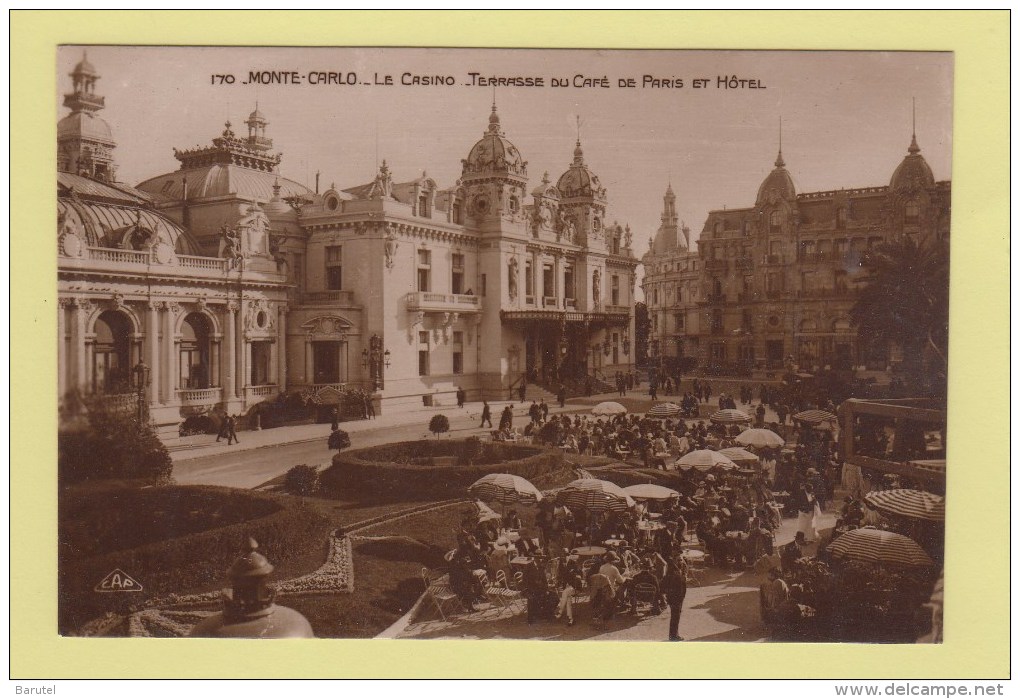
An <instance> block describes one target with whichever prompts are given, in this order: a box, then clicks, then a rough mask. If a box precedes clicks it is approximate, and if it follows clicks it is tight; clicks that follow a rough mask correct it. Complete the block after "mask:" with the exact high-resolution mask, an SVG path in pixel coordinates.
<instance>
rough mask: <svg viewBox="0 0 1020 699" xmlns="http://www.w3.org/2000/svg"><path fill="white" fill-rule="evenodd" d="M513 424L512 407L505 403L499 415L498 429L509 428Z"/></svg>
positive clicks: (511, 427)
mask: <svg viewBox="0 0 1020 699" xmlns="http://www.w3.org/2000/svg"><path fill="white" fill-rule="evenodd" d="M513 426H514V409H513V408H511V407H510V406H509V405H507V406H506V407H505V408H503V413H502V414H501V415H500V416H499V431H500V432H502V431H503V430H508V431H509V430H511V429H513Z"/></svg>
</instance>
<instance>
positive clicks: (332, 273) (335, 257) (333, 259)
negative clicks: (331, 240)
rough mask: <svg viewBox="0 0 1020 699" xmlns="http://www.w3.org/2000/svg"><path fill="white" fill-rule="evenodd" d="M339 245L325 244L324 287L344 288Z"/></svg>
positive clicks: (330, 288)
mask: <svg viewBox="0 0 1020 699" xmlns="http://www.w3.org/2000/svg"><path fill="white" fill-rule="evenodd" d="M341 252H342V248H341V246H339V245H327V246H326V288H327V289H329V290H330V291H340V290H341V289H343V288H344V286H343V284H344V275H343V256H342V255H341Z"/></svg>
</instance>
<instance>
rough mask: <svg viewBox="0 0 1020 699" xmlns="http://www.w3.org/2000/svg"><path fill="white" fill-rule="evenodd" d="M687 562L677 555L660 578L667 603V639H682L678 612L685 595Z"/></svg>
mask: <svg viewBox="0 0 1020 699" xmlns="http://www.w3.org/2000/svg"><path fill="white" fill-rule="evenodd" d="M686 568H687V562H686V561H685V560H684V558H683V556H677V557H676V558H674V559H673V560H672V561H670V563H669V567H668V568H667V570H666V577H664V578H663V579H662V592H663V593H664V594H665V595H666V602H667V603H668V604H669V640H671V641H682V640H684V639H683V636H681V635H680V612H682V611H683V608H684V598H685V597H687V570H686Z"/></svg>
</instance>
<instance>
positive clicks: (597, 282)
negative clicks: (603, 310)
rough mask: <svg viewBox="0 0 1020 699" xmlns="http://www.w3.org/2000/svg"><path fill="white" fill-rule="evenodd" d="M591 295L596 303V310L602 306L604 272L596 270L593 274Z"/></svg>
mask: <svg viewBox="0 0 1020 699" xmlns="http://www.w3.org/2000/svg"><path fill="white" fill-rule="evenodd" d="M591 294H592V297H593V300H594V302H595V308H598V307H600V306H601V305H602V272H600V271H599V270H598V268H596V269H595V271H594V272H592V274H591Z"/></svg>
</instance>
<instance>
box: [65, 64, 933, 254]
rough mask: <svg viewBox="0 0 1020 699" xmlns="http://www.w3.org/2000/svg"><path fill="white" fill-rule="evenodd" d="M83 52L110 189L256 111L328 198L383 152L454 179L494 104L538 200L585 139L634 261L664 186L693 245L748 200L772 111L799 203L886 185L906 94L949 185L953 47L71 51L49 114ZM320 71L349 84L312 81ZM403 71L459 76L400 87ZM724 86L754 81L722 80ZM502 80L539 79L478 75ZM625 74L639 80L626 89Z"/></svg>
mask: <svg viewBox="0 0 1020 699" xmlns="http://www.w3.org/2000/svg"><path fill="white" fill-rule="evenodd" d="M83 50H87V52H88V60H89V62H90V63H92V65H93V66H94V67H95V68H96V70H97V72H98V73H99V74H100V76H101V78H100V79H99V81H98V83H97V86H96V91H97V93H99V94H101V95H103V96H105V98H106V108H105V109H104V110H103V111H102V112H101V113H100V116H102V118H104V119H105V120H106V121H107V122H108V123H109V124H110V126H111V128H112V130H113V134H114V138H115V139H116V141H117V143H118V146H117V149H116V151H115V157H116V160H117V164H118V179H120V180H121V181H124V182H127V183H130V184H137V183H138V182H140V181H142V180H145V179H148V178H150V177H154V176H156V175H160V174H163V173H166V172H170V171H173V170H176V169H178V167H179V165H180V164H179V162H178V161H177V160H176V159H175V158H174V156H173V149H174V148H179V149H185V148H194V147H196V146H204V145H208V144H209V143H210V142H211V140H212V138H214V137H216V136H218V135H219V134H220V132H221V131H222V130H223V123H224V121H226V120H227V119H228V118H229V119H230V120H231V121H232V123H233V128H234V131H235V132H236V133H238V134H239V135H240V134H243V133H246V132H247V128H246V127H245V126H244V125H243V123H242V122H244V121H245V119H246V118H247V115H248V114H249V113H250V112H251V110H252V109H253V107H254V106H255V103H256V101H257V102H258V106H259V110H260V111H261V112H262V113H263V114H264V115H265V117H266V118H267V119H268V121H269V126H268V128H267V130H266V134H267V136H269V137H270V138H272V139H273V142H274V143H273V145H274V149H275V150H276V151H278V152H280V153H282V154H283V160H282V163H281V167H280V171H281V174H283V175H285V176H287V177H290V178H291V179H294V180H298V181H300V182H304V183H306V184H308V185H309V186H312V187H314V180H315V173H316V171H319V172H321V183H322V189H325V188H326V187H327V186H329V185H330V184H331V183H334V182H335V183H336V185H337V186H338V187H339V188H341V189H343V188H347V187H352V186H355V185H358V184H363V183H366V182H369V181H371V179H372V178H373V176H374V174H375V171H376V169H377V163H378V162H379V161H380V160H382V159H385V160H386V161H387V163H388V165H389V167H390V170H391V171H392V173H393V177H394V179H395V181H397V182H401V181H406V180H409V179H412V178H414V177H417V176H419V175H420V174H421V173H422V171H423V170H424V171H427V173H428V175H429V176H430V177H432V178H433V179H435V180H436V181H437V183H438V184H439V186H440V187H443V188H445V187H450V186H453V185H454V184H456V181H457V178H458V177H459V175H460V168H461V162H460V161H461V159H462V158H464V157H466V156H467V154H468V152H469V151H470V149H471V146H472V145H473V144H474V143H475V142H476V141H477V140H478V139H479V138H480V137H481V135H482V133H483V131H484V130H485V128H486V127H487V125H488V116H489V112H490V109H491V105H492V101H493V98H495V101H496V104H497V107H498V110H499V115H500V120H501V124H502V126H503V130H504V132H505V134H506V136H507V137H508V138H509V139H510V141H511V142H513V143H514V145H516V146H517V148H518V150H519V151H520V152H521V154H522V155H523V157H524V159H525V160H527V161H528V173H529V178H530V183H529V190H530V189H533V188H534V187H537V186H538V184H539V182H540V181H541V178H542V175H543V173H544V172H546V171H547V172H548V173H549V175H550V178H551V179H552V181H553V182H555V181H556V179H557V178H558V177H559V176H560V175H561V174H562V173H563V172H564V171H565V170H566V169H567V167H568V166H569V165H570V162H571V160H572V158H573V149H574V143H575V141H576V140H577V138H578V134H579V133H580V139H581V142H582V146H583V149H584V157H585V161H586V163H587V164H588V166H589V167H590V168H591V169H592V171H593V172H595V174H597V175H598V176H599V178H600V179H601V181H602V183H603V185H604V186H605V187H606V189H607V190H608V198H609V207H608V213H607V217H606V218H607V220H608V221H614V220H615V221H619V222H620V223H621V224H624V223H626V224H629V225H630V226H631V229H632V230H633V232H634V240H635V244H634V249H635V254H637V255H638V256H639V257H640V256H641V255H643V254H644V253H645V252H646V251H647V240H648V238H649V236H651V235H653V234H654V232H655V230H656V229H657V228H658V226H659V216H660V213H661V211H662V195H663V193H664V192H665V189H666V186H667V184H670V183H671V184H672V187H673V191H674V192H675V193H676V196H677V210H678V212H679V214H680V217H681V218H682V219H683V220H684V221H686V223H687V225H689V226H690V227H691V229H692V239H696V238H697V235H698V233H699V232H700V231H701V228H702V225H703V223H704V221H705V218H706V216H707V214H708V212H709V211H710V210H713V209H719V208H723V207H727V208H740V207H746V206H750V205H752V204H753V203H754V198H755V195H756V193H757V189H758V185H759V184H760V183H761V181H762V180H763V179H764V178H765V176H766V175H767V174H768V172H769V171H770V170H771V169H772V167H773V163H774V161H775V159H776V152H777V150H778V146H779V136H780V127H779V124H780V119H781V120H782V148H783V157H784V159H785V161H786V167H787V169H788V170H789V171H790V174H791V175H792V177H793V180H794V183H795V185H796V187H797V190H798V191H799V192H809V191H824V190H831V189H839V188H841V187H847V188H849V187H865V186H879V185H885V184H888V182H889V179H890V177H891V176H892V173H893V170H894V169H895V168H896V166H897V165H898V164H899V162H900V161H901V160H902V159H903V156H904V155H906V149H907V146H908V145H909V144H910V136H911V124H912V103H913V104H916V118H915V120H914V123H915V124H916V133H917V140H918V144H919V145H920V146H921V153H922V155H924V157H925V158H926V159H927V161H928V163H929V165H930V166H931V168H932V170H933V171H934V173H935V177H936V179H939V180H942V179H951V176H952V173H951V155H952V81H953V58H952V54H950V53H917V52H814V51H785V52H783V51H598V50H534V49H527V50H520V49H518V50H512V49H503V50H492V49H387V48H377V49H365V48H263V47H223V48H219V47H126V46H117V47H114V46H89V47H87V48H86V49H83V47H80V46H78V47H75V46H64V47H61V48H60V50H59V51H58V56H57V68H58V72H59V75H58V84H57V86H58V96H57V97H58V101H57V118H59V117H62V116H64V115H65V114H66V113H67V112H68V110H67V109H66V108H64V107H62V106H61V104H62V95H63V94H64V93H67V92H70V91H71V79H70V78H69V77H67V76H68V74H69V73H70V72H71V70H72V69H73V67H74V65H75V64H76V63H77V62H78V61H79V60H81V57H82V53H83ZM266 71H274V72H276V73H277V74H282V73H291V72H293V73H296V74H297V76H298V80H299V81H300V84H296V83H295V82H294V81H293V79H289V80H290V82H289V84H280V83H276V84H255V83H253V82H251V81H249V77H250V73H252V72H256V73H264V72H266ZM329 73H334V74H338V75H339V76H342V77H341V78H340V79H341V80H342V81H343V82H345V83H346V82H347V81H354V82H356V84H354V85H350V84H341V85H337V84H310V83H311V80H314V79H315V78H317V77H318V75H320V74H329ZM472 73H476V74H478V75H477V76H476V77H473V76H472V75H471V74H472ZM405 74H411V75H423V76H443V81H442V82H444V83H445V82H446V81H452V82H453V83H454V84H453V85H447V84H439V85H403V84H401V83H402V81H403V80H410V78H405V77H404V76H405ZM214 76H233V78H232V79H233V82H232V83H231V82H230V80H231V78H229V77H222V78H216V77H214ZM386 76H390V78H391V80H392V83H393V84H391V85H387V84H384V83H385V82H386V79H387V78H386ZM578 76H580V77H578ZM645 76H649V78H654V79H657V80H659V81H660V82H657V83H652V82H650V81H649V80H648V79H647V78H646V77H645ZM722 76H730V77H734V76H735V77H736V79H737V80H744V81H745V83H744V84H743V86H739V85H738V84H737V83H736V82H733V81H729V82H728V83H727V84H732V85H734V87H733V88H732V89H731V88H729V87H726V88H724V87H722V86H720V85H719V81H718V78H720V77H722ZM493 77H504V78H520V79H522V80H523V79H532V80H536V79H538V78H541V79H542V80H543V82H544V84H543V85H542V86H533V87H526V86H507V85H499V86H496V87H495V88H493V87H492V86H490V85H488V84H482V83H483V82H486V81H483V80H482V78H485V79H488V78H493ZM586 78H587V79H588V81H587V84H586V83H585V79H586ZM325 79H328V78H322V79H320V83H321V82H323V81H324V80H325ZM554 79H556V80H562V81H563V82H564V83H565V86H562V87H561V86H553V85H552V81H553V80H554ZM628 79H633V80H634V85H635V86H634V87H627V86H621V81H626V80H628ZM695 79H698V80H702V79H704V80H705V83H702V85H703V86H700V87H698V86H696V85H695V82H694V81H695ZM752 80H753V81H757V82H756V83H754V84H755V87H752V86H751V84H749V82H748V81H752ZM677 81H682V86H680V87H678V86H677ZM244 83H248V84H244ZM363 83H369V84H363ZM375 83H382V84H375ZM604 84H608V85H609V86H608V87H603V86H602V85H604ZM661 85H667V87H662V86H661ZM578 121H580V126H578Z"/></svg>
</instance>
